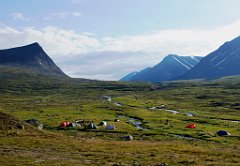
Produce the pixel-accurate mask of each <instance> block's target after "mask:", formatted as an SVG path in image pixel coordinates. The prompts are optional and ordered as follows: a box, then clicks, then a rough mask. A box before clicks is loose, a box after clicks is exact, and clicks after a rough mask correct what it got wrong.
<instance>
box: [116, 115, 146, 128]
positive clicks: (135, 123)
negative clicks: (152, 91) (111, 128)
mask: <svg viewBox="0 0 240 166" xmlns="http://www.w3.org/2000/svg"><path fill="white" fill-rule="evenodd" d="M118 117H119V118H130V120H128V121H127V122H128V123H130V124H131V125H133V126H134V127H136V129H139V130H148V129H147V128H144V127H142V124H143V123H142V122H141V120H139V119H137V118H132V117H127V116H123V115H119V116H118Z"/></svg>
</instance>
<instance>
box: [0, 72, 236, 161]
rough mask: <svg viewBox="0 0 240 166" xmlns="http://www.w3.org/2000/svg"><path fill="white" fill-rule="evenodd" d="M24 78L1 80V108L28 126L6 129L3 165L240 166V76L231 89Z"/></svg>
mask: <svg viewBox="0 0 240 166" xmlns="http://www.w3.org/2000/svg"><path fill="white" fill-rule="evenodd" d="M20 77H22V78H24V79H20V81H19V80H18V81H19V83H18V84H15V81H14V80H13V79H12V78H8V79H1V80H0V83H1V84H0V89H1V96H0V111H1V112H4V113H6V114H8V115H9V116H13V117H14V119H17V120H15V122H16V123H19V124H21V125H22V126H24V129H21V128H23V127H19V128H18V127H8V128H7V127H5V128H4V127H2V128H4V130H1V132H0V134H1V136H0V146H1V150H0V151H1V158H0V165H4V163H5V161H6V160H8V161H9V162H11V163H13V165H14V164H17V163H24V165H25V164H29V165H58V164H59V163H61V164H62V165H69V164H77V165H114V164H115V165H161V164H165V165H166V164H167V165H205V164H206V165H239V162H240V161H239V158H240V156H239V155H240V154H239V151H240V146H239V145H240V144H239V142H240V123H239V120H240V119H239V105H238V104H237V103H238V102H239V101H238V99H239V94H240V92H239V84H238V79H239V78H237V77H236V78H234V80H235V83H233V81H231V84H229V83H228V78H226V79H221V80H216V81H207V82H205V81H189V82H171V83H160V84H145V83H117V82H112V83H111V82H95V81H92V82H91V81H90V82H89V81H86V82H85V81H82V80H78V79H59V78H57V81H56V80H54V79H53V78H51V79H49V80H48V81H45V80H44V79H41V78H40V77H35V76H33V75H23V76H20ZM26 77H27V78H28V79H25V78H26ZM21 82H22V83H24V84H22V83H21ZM36 83H37V84H36ZM26 85H27V86H26ZM35 85H37V86H35ZM29 87H32V88H31V89H29ZM205 94H207V96H203V95H205ZM226 94H228V95H226ZM103 96H108V98H106V97H103ZM109 98H111V100H109ZM115 103H121V105H122V106H121V107H119V106H117V105H116V104H115ZM216 103H217V104H216ZM219 103H221V104H219ZM163 105H164V106H163ZM153 107H157V108H156V109H150V108H153ZM168 110H175V111H177V112H178V113H176V112H169V111H168ZM188 113H191V115H193V116H188V115H187V114H188ZM10 119H11V118H10ZM29 119H35V120H34V121H38V122H41V124H43V129H42V130H39V129H38V128H37V127H34V126H32V125H31V124H26V122H25V121H26V120H29ZM18 121H19V122H18ZM0 122H1V123H2V124H1V126H7V125H10V126H11V125H13V123H12V121H11V122H6V121H5V122H3V121H2V119H1V118H0ZM7 123H9V124H7ZM70 124H71V125H70ZM77 124H79V125H77ZM16 125H17V124H16ZM21 125H20V126H21ZM29 125H30V126H29ZM17 126H19V125H17ZM67 126H69V127H67ZM224 131H226V132H227V134H226V133H224ZM228 133H229V134H228ZM222 149H224V150H222ZM226 156H227V157H226Z"/></svg>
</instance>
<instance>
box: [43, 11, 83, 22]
mask: <svg viewBox="0 0 240 166" xmlns="http://www.w3.org/2000/svg"><path fill="white" fill-rule="evenodd" d="M81 15H82V13H81V12H57V13H50V14H49V15H47V16H44V17H43V20H52V19H65V18H67V17H71V16H72V17H80V16H81Z"/></svg>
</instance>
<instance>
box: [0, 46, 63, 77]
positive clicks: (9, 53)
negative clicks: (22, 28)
mask: <svg viewBox="0 0 240 166" xmlns="http://www.w3.org/2000/svg"><path fill="white" fill-rule="evenodd" d="M0 66H1V67H8V68H17V69H21V70H25V71H31V72H36V73H38V74H42V75H48V76H58V77H68V76H67V75H66V74H65V73H63V72H62V70H61V69H60V68H59V67H58V66H57V65H56V64H55V63H54V62H53V60H52V59H51V58H50V57H49V56H48V55H47V54H46V53H45V51H44V50H43V49H42V47H41V46H40V45H39V44H38V43H33V44H30V45H26V46H22V47H17V48H11V49H6V50H0Z"/></svg>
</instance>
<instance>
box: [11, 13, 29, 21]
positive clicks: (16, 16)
mask: <svg viewBox="0 0 240 166" xmlns="http://www.w3.org/2000/svg"><path fill="white" fill-rule="evenodd" d="M11 16H12V18H13V19H14V20H20V21H26V22H28V21H30V19H29V18H27V17H26V16H24V15H23V14H22V13H12V14H11Z"/></svg>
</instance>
